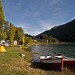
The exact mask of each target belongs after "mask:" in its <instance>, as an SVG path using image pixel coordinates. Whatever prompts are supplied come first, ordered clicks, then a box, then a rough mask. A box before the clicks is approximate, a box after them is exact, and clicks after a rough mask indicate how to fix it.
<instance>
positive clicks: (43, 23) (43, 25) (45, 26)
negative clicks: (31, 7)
mask: <svg viewBox="0 0 75 75" xmlns="http://www.w3.org/2000/svg"><path fill="white" fill-rule="evenodd" d="M40 26H41V28H42V30H49V29H51V28H52V27H53V25H52V24H51V23H49V22H46V21H44V20H41V21H40Z"/></svg>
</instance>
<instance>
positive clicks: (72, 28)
mask: <svg viewBox="0 0 75 75" xmlns="http://www.w3.org/2000/svg"><path fill="white" fill-rule="evenodd" d="M42 34H46V35H48V36H52V37H54V38H56V39H58V40H59V41H62V42H75V19H74V20H72V21H70V22H68V23H66V24H63V25H58V26H55V27H53V28H51V29H50V30H47V31H44V32H43V33H41V34H39V35H37V36H36V37H37V38H38V37H40V35H42Z"/></svg>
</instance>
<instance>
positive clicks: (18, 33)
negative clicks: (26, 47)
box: [14, 27, 24, 44]
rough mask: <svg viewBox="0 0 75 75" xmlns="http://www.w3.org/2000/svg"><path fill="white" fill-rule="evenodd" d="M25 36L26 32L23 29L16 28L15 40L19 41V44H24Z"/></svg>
mask: <svg viewBox="0 0 75 75" xmlns="http://www.w3.org/2000/svg"><path fill="white" fill-rule="evenodd" d="M23 36H24V31H23V29H22V28H21V27H16V30H15V36H14V40H17V41H18V43H21V44H22V39H23Z"/></svg>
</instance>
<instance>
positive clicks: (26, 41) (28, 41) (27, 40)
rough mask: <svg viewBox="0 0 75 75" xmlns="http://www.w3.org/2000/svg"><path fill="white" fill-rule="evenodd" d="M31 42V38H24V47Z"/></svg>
mask: <svg viewBox="0 0 75 75" xmlns="http://www.w3.org/2000/svg"><path fill="white" fill-rule="evenodd" d="M31 42H32V38H31V37H25V43H24V45H25V46H27V45H28V44H29V43H31Z"/></svg>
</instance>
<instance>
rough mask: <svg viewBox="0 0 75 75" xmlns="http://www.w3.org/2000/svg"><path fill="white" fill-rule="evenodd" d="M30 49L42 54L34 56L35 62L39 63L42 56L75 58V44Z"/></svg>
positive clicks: (41, 46) (40, 46)
mask: <svg viewBox="0 0 75 75" xmlns="http://www.w3.org/2000/svg"><path fill="white" fill-rule="evenodd" d="M30 48H31V49H32V51H33V52H39V53H40V54H33V55H32V57H33V60H34V62H39V57H40V56H48V55H50V56H55V55H63V56H67V57H73V58H75V43H61V44H47V45H46V44H44V45H34V46H32V47H30Z"/></svg>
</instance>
